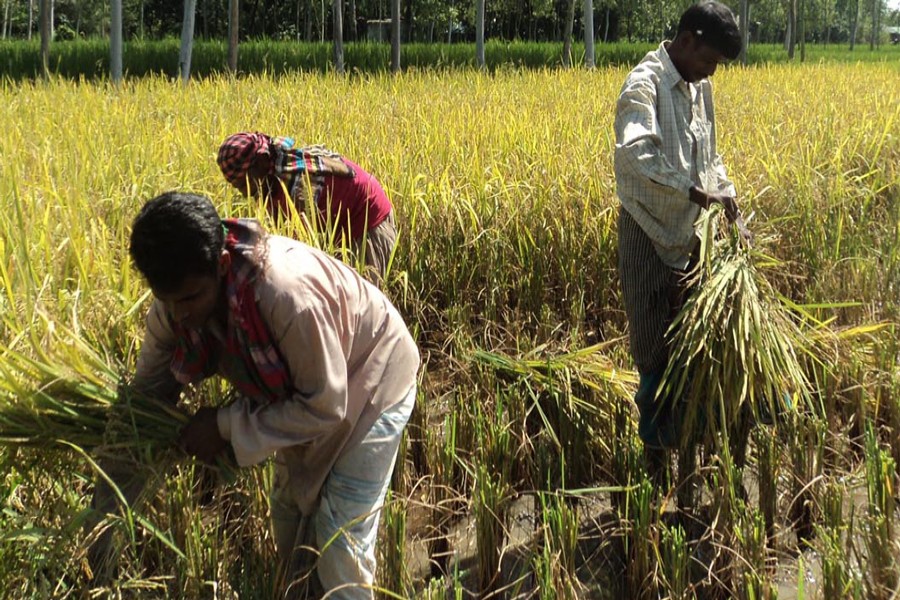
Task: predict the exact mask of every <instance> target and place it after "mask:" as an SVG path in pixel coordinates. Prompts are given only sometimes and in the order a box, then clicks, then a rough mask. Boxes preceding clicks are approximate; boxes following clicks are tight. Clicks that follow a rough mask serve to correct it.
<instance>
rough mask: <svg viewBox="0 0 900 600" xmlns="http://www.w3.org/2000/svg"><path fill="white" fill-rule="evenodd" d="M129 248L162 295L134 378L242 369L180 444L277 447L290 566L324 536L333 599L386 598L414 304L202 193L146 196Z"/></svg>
mask: <svg viewBox="0 0 900 600" xmlns="http://www.w3.org/2000/svg"><path fill="white" fill-rule="evenodd" d="M130 253H131V257H132V259H133V261H134V264H135V265H136V266H137V269H138V270H139V271H140V272H141V274H142V275H143V276H144V277H145V278H146V280H147V283H148V284H149V285H150V288H151V290H152V292H153V295H154V296H155V300H154V302H153V304H152V305H151V307H150V311H149V314H148V316H147V330H146V334H145V338H144V343H143V345H142V347H141V352H140V356H139V358H138V362H137V370H136V373H135V376H134V381H133V385H134V387H136V388H138V389H140V390H141V391H143V392H145V393H153V394H155V395H156V396H157V397H163V398H165V399H167V400H169V401H172V400H173V399H174V398H175V397H177V395H178V394H179V393H180V391H181V389H182V387H183V386H185V385H187V384H192V383H196V382H199V381H201V380H202V379H204V378H206V377H210V376H212V375H214V374H219V375H221V376H223V377H224V378H225V379H226V380H228V381H229V382H230V383H231V384H232V386H233V387H234V389H235V391H236V392H237V394H238V399H237V400H236V401H235V402H233V403H232V404H230V405H228V406H225V407H223V408H218V409H216V408H211V407H206V408H201V409H200V410H199V411H198V412H197V413H196V414H195V415H194V416H193V417H192V419H191V420H190V422H189V423H188V424H187V425H186V426H185V427H184V428H183V430H182V431H181V433H180V437H179V441H180V444H181V446H182V447H183V448H184V449H185V450H186V451H187V452H188V453H189V454H191V455H193V456H195V457H197V458H199V459H201V460H203V461H205V462H212V461H214V460H215V458H216V457H217V456H218V455H220V454H221V453H222V452H223V451H224V450H225V449H226V447H227V446H228V445H230V446H231V449H232V450H233V452H234V456H235V458H236V459H237V462H238V464H239V465H241V466H244V465H253V464H256V463H259V462H261V461H263V460H265V459H266V458H267V457H269V456H272V455H274V457H275V481H274V484H273V490H272V495H271V516H272V521H273V530H274V536H275V543H276V546H277V550H278V554H279V558H280V559H281V562H282V564H283V565H285V566H286V567H287V568H288V569H289V572H290V569H292V568H293V567H292V566H291V565H293V563H295V562H296V560H297V551H298V550H299V546H300V545H301V544H304V543H305V542H306V540H310V541H312V543H313V545H314V546H316V547H317V549H318V551H319V552H320V553H321V554H320V556H319V557H318V561H317V564H316V570H315V573H316V576H317V578H318V581H319V582H320V583H321V586H322V588H323V589H324V590H325V591H326V592H327V591H329V590H335V589H336V588H340V589H339V590H338V591H335V592H334V593H332V594H331V595H330V596H329V597H332V598H340V599H356V598H367V599H368V598H372V597H373V593H372V589H371V586H372V585H373V583H374V573H375V541H376V535H377V532H378V521H379V513H380V509H381V506H382V503H383V500H384V496H385V492H386V490H387V487H388V484H389V481H390V477H391V473H392V470H393V466H394V461H395V459H396V456H397V450H398V447H399V443H400V438H401V435H402V432H403V429H404V427H405V426H406V423H407V420H408V419H409V416H410V413H411V411H412V409H413V405H414V403H415V396H416V371H417V369H418V365H419V355H418V351H417V349H416V346H415V343H414V342H413V339H412V337H411V335H410V333H409V331H408V330H407V328H406V326H405V325H404V323H403V319H402V318H401V316H400V314H399V313H398V312H397V310H396V309H395V308H394V307H393V306H392V305H391V303H390V302H389V301H388V300H387V298H385V296H384V295H383V294H382V293H381V292H380V291H379V290H378V289H377V288H376V287H375V286H374V285H372V284H371V283H369V282H368V281H366V280H364V279H363V278H362V277H361V276H360V275H359V274H357V273H356V271H354V270H353V269H351V268H349V267H347V266H346V265H344V264H343V263H341V262H340V261H338V260H336V259H334V258H332V257H331V256H328V255H327V254H325V253H323V252H320V251H318V250H316V249H313V248H311V247H309V246H307V245H305V244H302V243H300V242H298V241H295V240H292V239H288V238H284V237H279V236H274V235H267V234H266V233H265V231H264V230H263V229H262V227H261V226H260V225H259V224H258V223H257V222H256V221H253V220H248V219H224V220H223V219H221V218H220V217H219V215H218V214H217V212H216V209H215V208H214V207H213V205H212V203H211V202H210V201H209V200H208V199H207V198H205V197H203V196H198V195H194V194H182V193H167V194H163V195H161V196H158V197H156V198H154V199H152V200H150V201H149V202H147V204H146V205H145V206H144V207H143V208H142V210H141V211H140V213H139V214H138V215H137V217H136V218H135V220H134V225H133V229H132V233H131V245H130ZM101 500H102V499H101ZM106 503H107V504H109V502H108V500H107V501H106ZM101 504H102V502H101ZM98 508H101V509H103V507H98ZM110 509H111V507H108V506H107V507H106V510H110ZM307 524H309V525H310V527H307V526H306V525H307ZM310 531H312V532H313V533H314V535H312V536H309V533H310ZM273 572H274V569H273Z"/></svg>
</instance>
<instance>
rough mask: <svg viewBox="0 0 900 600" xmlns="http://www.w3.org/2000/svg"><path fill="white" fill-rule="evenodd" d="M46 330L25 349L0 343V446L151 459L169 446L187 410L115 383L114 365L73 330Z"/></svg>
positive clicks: (164, 451)
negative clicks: (46, 335)
mask: <svg viewBox="0 0 900 600" xmlns="http://www.w3.org/2000/svg"><path fill="white" fill-rule="evenodd" d="M50 329H51V330H52V331H53V333H52V335H51V337H52V339H51V341H50V342H49V343H47V344H39V343H37V342H34V343H32V344H31V348H30V349H29V350H30V352H29V353H28V354H26V353H25V352H24V351H19V350H16V349H14V348H13V347H11V346H9V345H0V446H6V447H11V448H24V449H33V450H38V451H40V453H42V454H43V453H46V452H48V451H50V450H63V449H72V447H75V448H77V449H80V450H83V451H87V452H97V453H100V454H103V453H109V454H115V455H116V456H117V457H119V458H121V457H122V455H123V454H127V455H132V456H133V457H134V458H136V459H139V457H141V456H145V457H146V456H149V455H153V456H155V457H156V459H157V460H158V459H159V458H160V456H159V455H160V454H161V453H168V452H170V451H172V450H174V448H175V446H174V442H175V439H176V436H177V434H178V431H179V430H180V429H181V427H182V425H183V424H184V423H186V422H187V419H188V417H187V415H185V414H184V413H182V412H181V411H179V410H178V409H176V408H175V407H174V406H171V405H169V404H167V403H165V402H163V401H160V400H157V399H155V398H150V397H148V396H144V395H141V394H138V393H136V392H134V391H133V390H130V389H128V388H127V387H125V386H122V385H121V377H120V374H119V373H120V372H121V370H120V369H117V368H116V367H114V366H112V365H111V361H109V360H108V359H106V358H105V357H103V356H101V355H100V354H98V353H97V351H96V350H94V349H93V348H91V347H90V346H89V345H88V343H87V342H86V341H85V340H84V339H82V338H81V337H79V336H78V335H77V334H76V333H75V332H62V333H63V334H64V335H61V333H60V328H59V326H58V325H56V324H54V326H53V327H51V328H50ZM48 348H49V350H48Z"/></svg>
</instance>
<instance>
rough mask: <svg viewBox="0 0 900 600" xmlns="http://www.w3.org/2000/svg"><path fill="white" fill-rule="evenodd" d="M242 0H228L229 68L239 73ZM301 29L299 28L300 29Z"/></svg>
mask: <svg viewBox="0 0 900 600" xmlns="http://www.w3.org/2000/svg"><path fill="white" fill-rule="evenodd" d="M240 18H241V2H240V0H228V70H229V71H231V72H232V73H237V67H238V43H239V42H240V35H239V34H240V22H241V21H240ZM298 31H299V29H298Z"/></svg>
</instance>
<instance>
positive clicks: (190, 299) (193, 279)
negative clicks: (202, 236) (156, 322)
mask: <svg viewBox="0 0 900 600" xmlns="http://www.w3.org/2000/svg"><path fill="white" fill-rule="evenodd" d="M223 252H224V255H225V256H226V257H228V258H227V259H221V260H220V262H219V269H218V271H217V273H216V274H215V275H193V276H189V277H187V278H185V280H184V282H182V284H181V286H180V287H179V288H178V289H176V290H174V291H172V292H168V293H163V292H159V291H157V290H153V295H154V296H156V298H157V300H159V301H160V302H162V303H163V304H164V305H165V307H166V312H167V313H168V314H169V316H170V317H171V318H172V320H173V321H175V322H177V323H179V324H180V325H181V326H183V327H186V328H188V329H199V328H201V327H203V326H204V325H206V323H207V322H208V321H209V320H210V319H211V318H212V317H213V315H215V314H216V311H217V310H218V308H219V307H220V306H221V303H222V302H224V297H223V290H222V281H223V277H224V273H225V271H227V263H229V262H230V261H229V259H230V256H229V255H228V253H227V252H225V251H223Z"/></svg>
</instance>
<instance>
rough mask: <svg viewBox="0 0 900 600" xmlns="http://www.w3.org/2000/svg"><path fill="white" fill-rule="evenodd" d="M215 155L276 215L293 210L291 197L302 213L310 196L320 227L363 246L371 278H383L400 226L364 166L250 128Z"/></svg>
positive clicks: (233, 179) (231, 179)
mask: <svg viewBox="0 0 900 600" xmlns="http://www.w3.org/2000/svg"><path fill="white" fill-rule="evenodd" d="M217 161H218V163H219V168H220V169H221V170H222V175H224V176H225V179H226V181H228V183H230V184H231V185H233V186H234V187H236V188H237V189H238V190H239V191H240V192H241V193H244V194H248V195H250V196H257V195H261V196H262V197H263V199H264V200H265V202H266V207H267V208H268V209H269V212H270V214H271V215H272V216H273V218H275V219H276V220H277V219H280V218H281V217H283V216H284V215H287V214H289V206H288V203H289V201H290V203H291V204H293V205H294V207H295V208H296V210H297V211H298V212H300V213H301V214H305V212H304V211H305V207H306V206H307V201H309V203H310V205H315V206H316V209H317V213H318V224H317V225H318V229H319V230H320V231H324V232H326V234H327V235H328V236H329V239H333V241H334V243H335V244H336V245H337V246H338V247H341V246H342V244H346V245H347V246H348V247H350V248H351V249H352V250H353V252H354V254H355V255H356V256H359V255H360V253H363V252H364V253H365V255H364V259H365V264H366V266H367V270H371V271H372V272H373V275H375V277H373V279H375V280H380V279H383V278H384V275H385V271H386V270H387V266H388V262H389V261H390V258H391V252H392V251H393V249H394V244H395V243H396V241H397V227H396V224H395V223H394V213H393V211H392V210H391V201H390V200H389V199H388V197H387V194H386V193H385V191H384V189H383V188H382V187H381V184H380V183H378V180H377V179H375V177H373V176H372V175H370V174H369V173H367V172H366V171H364V170H363V169H362V167H360V166H359V165H357V164H356V163H354V162H351V161H350V160H348V159H346V158H344V157H343V156H341V155H340V154H337V153H335V152H332V151H330V150H327V149H325V148H323V147H322V146H307V147H300V146H297V145H296V144H295V142H294V140H293V139H292V138H289V137H269V136H268V135H265V134H263V133H249V132H241V133H236V134H234V135H231V136H229V137H228V138H227V139H226V140H225V141H224V142H223V143H222V145H221V147H220V148H219V156H218V159H217ZM332 233H333V234H334V237H333V238H331V235H332Z"/></svg>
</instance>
